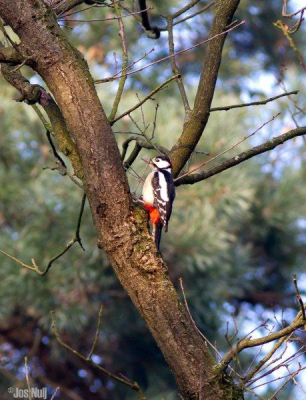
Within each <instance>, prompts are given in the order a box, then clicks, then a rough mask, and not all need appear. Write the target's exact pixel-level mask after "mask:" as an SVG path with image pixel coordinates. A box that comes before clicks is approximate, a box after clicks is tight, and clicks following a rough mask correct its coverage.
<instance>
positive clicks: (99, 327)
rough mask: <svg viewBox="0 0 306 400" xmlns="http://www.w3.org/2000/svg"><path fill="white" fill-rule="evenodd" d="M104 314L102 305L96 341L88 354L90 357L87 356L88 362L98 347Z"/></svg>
mask: <svg viewBox="0 0 306 400" xmlns="http://www.w3.org/2000/svg"><path fill="white" fill-rule="evenodd" d="M102 314H103V305H101V307H100V310H99V314H98V323H97V330H96V335H95V338H94V341H93V343H92V346H91V349H90V352H89V353H88V356H87V359H88V360H90V359H91V356H92V355H93V352H94V350H95V347H96V345H97V342H98V339H99V335H100V330H101V323H102Z"/></svg>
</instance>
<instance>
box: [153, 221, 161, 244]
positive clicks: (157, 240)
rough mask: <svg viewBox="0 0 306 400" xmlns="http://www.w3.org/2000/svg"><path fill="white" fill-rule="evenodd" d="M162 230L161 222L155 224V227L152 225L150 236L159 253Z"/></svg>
mask: <svg viewBox="0 0 306 400" xmlns="http://www.w3.org/2000/svg"><path fill="white" fill-rule="evenodd" d="M162 229H163V224H162V223H161V222H157V223H156V224H155V225H153V231H152V236H153V239H154V242H155V245H156V248H157V250H158V251H160V250H159V246H160V239H161V234H162Z"/></svg>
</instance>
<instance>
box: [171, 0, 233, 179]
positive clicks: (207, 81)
mask: <svg viewBox="0 0 306 400" xmlns="http://www.w3.org/2000/svg"><path fill="white" fill-rule="evenodd" d="M215 3H216V10H215V17H214V20H213V23H212V27H211V30H210V35H209V36H210V37H213V36H215V35H218V34H220V33H222V32H223V31H225V30H226V28H227V27H228V25H229V24H230V23H231V21H232V17H233V15H234V13H235V11H236V9H237V7H238V5H239V3H240V0H217V1H216V2H215ZM226 36H227V34H224V35H219V36H217V37H216V38H215V39H214V40H212V41H210V42H208V43H207V44H206V46H205V54H204V61H203V68H202V73H201V77H200V82H199V87H198V90H197V94H196V98H195V103H194V108H193V111H192V112H191V115H190V120H189V121H188V122H187V124H186V126H185V128H184V130H183V133H182V134H181V136H180V138H179V139H178V141H177V143H176V144H175V145H174V146H173V148H172V150H171V152H170V158H171V160H172V162H173V164H174V168H173V173H174V176H177V175H178V174H179V172H180V171H181V170H182V168H183V167H184V166H185V164H186V162H187V161H188V159H189V158H190V156H191V154H192V152H193V151H194V150H195V147H196V145H197V144H198V142H199V140H200V138H201V136H202V134H203V131H204V129H205V127H206V124H207V122H208V119H209V114H210V108H211V102H212V99H213V95H214V91H215V85H216V81H217V76H218V72H219V67H220V64H221V58H222V50H223V45H224V42H225V39H226Z"/></svg>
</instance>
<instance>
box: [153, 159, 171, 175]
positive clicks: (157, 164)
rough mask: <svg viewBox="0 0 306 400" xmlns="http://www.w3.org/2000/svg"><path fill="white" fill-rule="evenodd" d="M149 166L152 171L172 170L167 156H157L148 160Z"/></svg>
mask: <svg viewBox="0 0 306 400" xmlns="http://www.w3.org/2000/svg"><path fill="white" fill-rule="evenodd" d="M149 165H150V167H151V168H152V169H153V171H158V170H165V171H168V172H171V171H172V162H171V161H170V159H169V158H168V157H167V156H157V157H154V158H152V159H151V160H150V162H149Z"/></svg>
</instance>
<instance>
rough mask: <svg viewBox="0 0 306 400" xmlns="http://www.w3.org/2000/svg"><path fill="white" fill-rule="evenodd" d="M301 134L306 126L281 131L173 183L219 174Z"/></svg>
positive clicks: (198, 179)
mask: <svg viewBox="0 0 306 400" xmlns="http://www.w3.org/2000/svg"><path fill="white" fill-rule="evenodd" d="M303 135H306V126H304V127H301V128H297V129H292V130H291V131H289V132H286V133H283V134H282V135H279V136H276V137H274V138H272V139H270V140H268V141H267V142H264V143H263V144H260V145H259V146H255V147H253V148H251V149H249V150H246V151H244V152H242V153H239V154H237V155H236V156H234V157H232V158H229V159H228V160H225V161H223V162H221V163H220V164H219V165H217V166H216V167H213V168H211V169H208V170H206V171H201V172H198V173H196V174H192V175H188V176H185V177H184V178H182V179H180V177H178V178H177V179H176V180H175V185H176V186H180V185H193V184H194V183H197V182H200V181H203V180H205V179H208V178H210V177H212V176H214V175H217V174H220V173H221V172H223V171H226V170H227V169H230V168H232V167H234V166H235V165H238V164H241V163H242V162H244V161H247V160H249V159H250V158H253V157H255V156H257V155H258V154H263V153H266V152H267V151H271V150H273V149H275V147H277V146H279V145H281V144H283V143H285V142H286V141H288V140H291V139H293V138H295V137H298V136H303Z"/></svg>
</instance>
